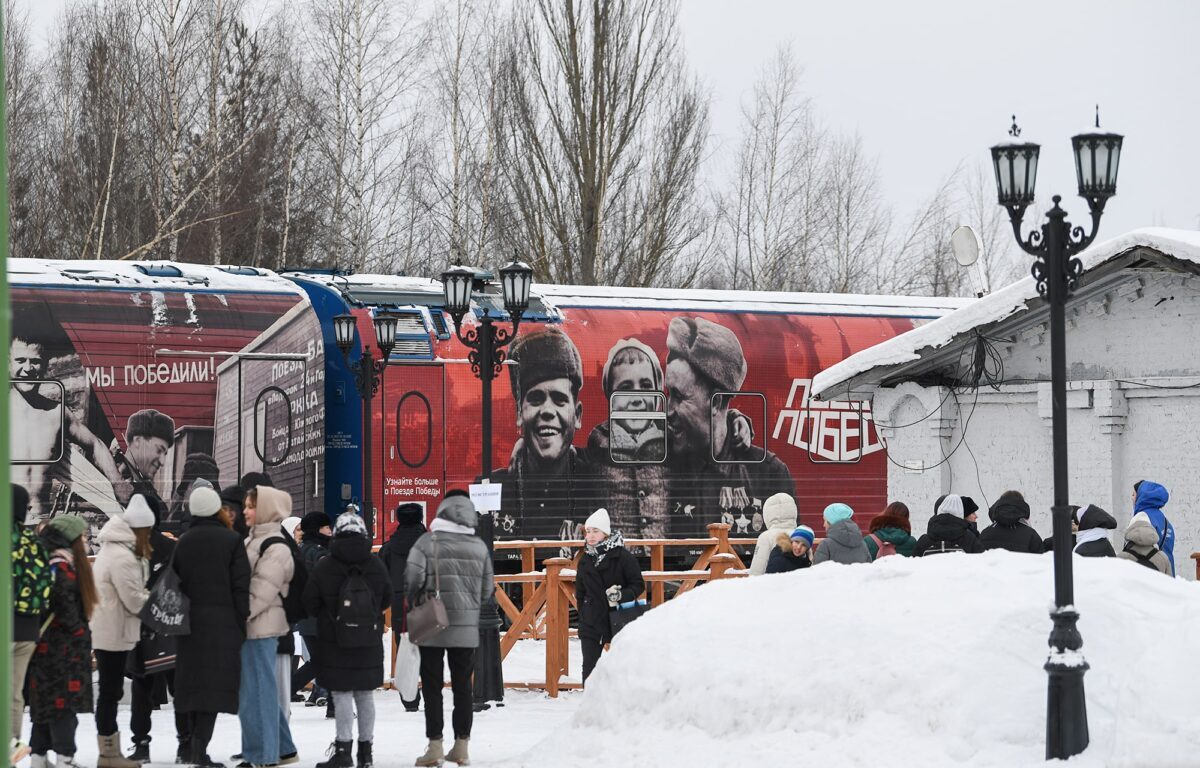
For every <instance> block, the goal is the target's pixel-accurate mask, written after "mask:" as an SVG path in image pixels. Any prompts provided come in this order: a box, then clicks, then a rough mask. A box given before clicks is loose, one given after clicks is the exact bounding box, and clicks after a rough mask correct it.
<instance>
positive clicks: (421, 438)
mask: <svg viewBox="0 0 1200 768" xmlns="http://www.w3.org/2000/svg"><path fill="white" fill-rule="evenodd" d="M422 427H424V429H422ZM422 443H424V448H423V449H422V448H421V447H420V446H421V444H422ZM405 446H407V447H408V451H407V452H406V451H405ZM432 453H433V406H432V405H430V403H429V398H428V397H426V396H425V394H424V393H423V392H418V391H416V390H415V389H414V390H410V391H408V392H405V393H404V396H403V397H401V398H400V402H398V403H396V455H397V456H399V457H400V461H403V462H404V464H405V466H408V467H411V468H412V469H416V468H417V467H422V466H424V465H425V462H427V461H429V456H430V455H431V454H432Z"/></svg>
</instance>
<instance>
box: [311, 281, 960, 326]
mask: <svg viewBox="0 0 1200 768" xmlns="http://www.w3.org/2000/svg"><path fill="white" fill-rule="evenodd" d="M292 274H295V275H296V276H297V277H302V278H305V279H308V280H313V281H315V282H319V283H323V284H325V285H327V286H329V287H330V288H332V289H335V290H338V291H340V292H342V293H343V294H345V295H346V297H347V298H348V299H350V300H352V301H356V302H361V303H363V304H372V305H384V306H387V305H392V306H400V305H417V306H429V307H440V306H442V304H443V293H442V284H441V281H439V280H434V279H431V278H424V277H404V276H397V275H369V274H361V275H340V274H331V273H309V272H304V273H292ZM487 288H488V290H487V293H486V294H485V297H486V298H485V302H486V303H487V304H488V305H489V306H491V305H494V308H495V309H496V310H497V311H500V310H502V309H503V306H502V301H501V299H500V289H499V286H498V285H495V284H489V285H488V286H487ZM475 298H476V300H478V298H479V294H478V293H476V294H475ZM968 302H969V300H968V299H961V298H937V297H927V296H876V295H863V294H845V293H787V292H782V291H725V290H706V289H667V288H623V287H608V286H579V285H548V284H544V283H535V284H534V286H533V292H532V296H531V299H530V312H529V313H527V314H531V315H545V316H550V315H553V314H555V311H554V310H555V309H558V308H570V307H576V308H591V307H596V308H613V309H619V308H628V309H662V310H694V311H706V310H708V311H714V312H729V311H744V312H770V313H785V314H807V315H868V316H875V317H879V316H883V317H913V318H936V317H941V316H942V315H945V314H947V313H949V312H952V311H954V310H956V309H958V308H959V307H962V306H965V305H966V304H967V303H968Z"/></svg>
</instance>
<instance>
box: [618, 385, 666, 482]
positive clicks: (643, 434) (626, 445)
mask: <svg viewBox="0 0 1200 768" xmlns="http://www.w3.org/2000/svg"><path fill="white" fill-rule="evenodd" d="M608 456H609V458H610V459H612V462H613V463H614V464H662V463H663V462H664V461H666V460H667V398H666V395H664V394H663V393H662V392H657V391H654V390H618V391H616V392H613V393H612V395H610V396H609V398H608Z"/></svg>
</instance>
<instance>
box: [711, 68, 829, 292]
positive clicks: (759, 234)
mask: <svg viewBox="0 0 1200 768" xmlns="http://www.w3.org/2000/svg"><path fill="white" fill-rule="evenodd" d="M800 76H801V71H800V67H799V66H798V65H797V64H796V61H795V58H794V56H793V54H792V51H791V49H790V48H789V47H786V46H785V47H781V48H780V49H779V50H778V51H777V52H776V54H775V56H774V57H773V58H772V59H771V60H770V62H769V63H768V64H767V66H766V67H764V68H763V70H762V72H761V74H760V75H759V79H758V81H757V82H756V83H755V85H754V90H753V93H752V97H751V99H750V101H749V102H748V103H745V104H743V105H742V116H743V120H744V123H743V125H744V135H743V137H742V140H741V145H740V147H739V149H738V154H737V158H736V161H735V167H734V184H735V186H734V188H733V190H732V194H729V195H726V196H725V198H724V199H722V200H721V201H720V210H721V217H722V223H723V224H724V226H725V227H726V228H727V230H728V235H729V240H728V248H729V253H728V258H729V260H730V262H731V264H730V269H731V273H732V274H731V278H732V284H733V287H735V288H749V289H751V290H803V289H805V288H809V287H812V286H813V285H815V283H816V282H817V280H816V279H815V278H816V275H814V274H812V270H813V269H814V267H815V265H816V260H817V257H818V250H819V249H818V245H819V244H820V232H821V229H822V205H821V200H822V197H823V195H824V193H825V190H824V187H825V185H826V184H827V179H826V166H825V162H826V156H825V151H824V149H825V148H824V147H823V142H824V141H825V137H826V134H825V132H824V131H822V130H821V129H820V128H819V127H818V126H817V124H816V119H815V115H814V110H813V108H812V104H811V101H810V100H809V99H807V98H805V97H803V95H802V94H801V92H800Z"/></svg>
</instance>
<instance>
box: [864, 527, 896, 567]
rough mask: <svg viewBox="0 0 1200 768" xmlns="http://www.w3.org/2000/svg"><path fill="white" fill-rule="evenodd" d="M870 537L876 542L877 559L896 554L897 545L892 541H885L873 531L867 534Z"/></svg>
mask: <svg viewBox="0 0 1200 768" xmlns="http://www.w3.org/2000/svg"><path fill="white" fill-rule="evenodd" d="M867 536H868V538H870V539H871V540H872V541H874V542H875V559H876V560H878V559H879V558H881V557H890V556H891V555H894V554H896V545H895V544H893V543H892V542H890V541H884V540H883V539H881V538H879V537H878V536H876V535H875V534H873V533H869V534H867Z"/></svg>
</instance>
